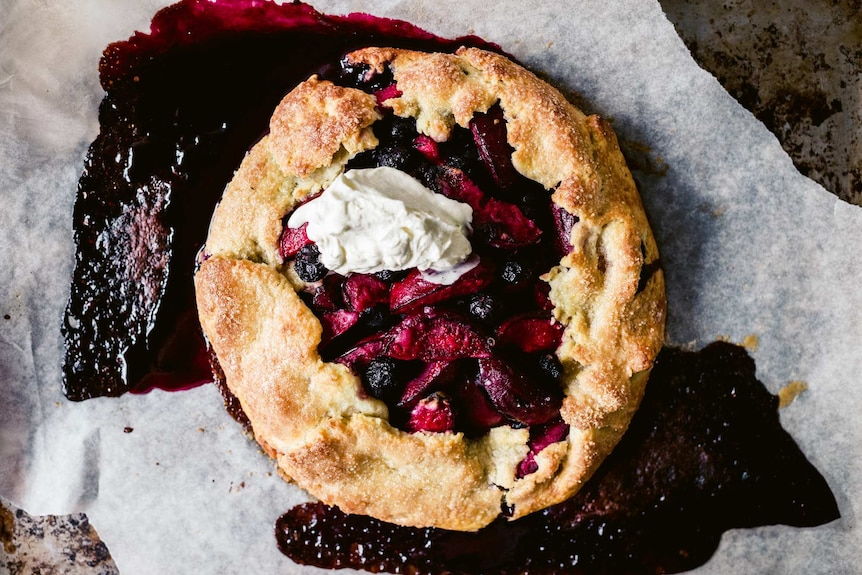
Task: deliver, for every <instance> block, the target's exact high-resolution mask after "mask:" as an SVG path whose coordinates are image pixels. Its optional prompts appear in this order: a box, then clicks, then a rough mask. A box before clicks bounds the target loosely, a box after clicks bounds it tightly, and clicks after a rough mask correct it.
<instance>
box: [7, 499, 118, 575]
mask: <svg viewBox="0 0 862 575" xmlns="http://www.w3.org/2000/svg"><path fill="white" fill-rule="evenodd" d="M0 544H2V548H0V575H39V574H41V575H49V574H50V575H61V574H66V573H68V574H74V575H116V574H117V573H119V571H118V570H117V566H116V565H114V562H113V560H112V559H111V554H110V553H109V552H108V548H107V547H106V546H105V544H104V543H102V541H101V540H100V539H99V534H98V533H96V530H95V529H93V526H92V525H90V522H89V520H88V519H87V516H86V515H84V514H82V513H79V514H76V515H63V516H58V517H55V516H47V517H33V516H30V515H28V514H27V513H25V512H24V511H22V510H20V509H16V508H14V507H13V506H12V505H10V504H9V503H7V502H5V501H3V500H0Z"/></svg>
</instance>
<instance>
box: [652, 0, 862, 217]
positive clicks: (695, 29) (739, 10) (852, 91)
mask: <svg viewBox="0 0 862 575" xmlns="http://www.w3.org/2000/svg"><path fill="white" fill-rule="evenodd" d="M659 1H660V3H661V5H662V8H664V11H665V14H667V16H668V19H669V20H671V21H672V22H673V23H674V25H675V26H676V29H677V32H678V33H679V35H680V36H681V37H682V39H683V41H684V42H685V43H686V45H687V46H688V48H689V50H691V53H692V56H693V57H694V59H695V60H696V61H697V62H698V63H699V64H700V65H701V67H703V68H704V69H706V70H708V71H709V72H711V73H712V74H713V75H715V77H716V78H718V80H719V81H720V82H721V83H722V85H723V86H724V87H725V88H726V89H727V91H728V92H729V93H730V94H731V95H732V96H733V97H734V98H736V99H737V101H739V102H740V103H741V104H742V105H743V106H745V107H746V108H748V109H749V110H750V111H751V112H752V113H754V115H755V116H756V117H757V118H758V119H759V120H760V121H762V122H763V123H764V124H765V125H766V127H767V128H769V130H770V131H771V132H772V133H773V134H775V135H776V136H777V137H778V139H779V141H780V142H781V145H782V146H783V147H784V149H785V150H786V151H787V153H788V154H789V155H790V157H791V158H792V159H793V162H794V164H796V167H797V168H798V169H799V171H800V172H802V173H803V174H805V175H807V176H808V177H810V178H811V179H813V180H815V181H817V182H819V183H820V184H821V185H822V186H823V187H824V188H826V189H827V190H829V191H831V192H833V193H834V194H837V195H838V196H839V197H840V198H842V199H843V200H846V201H848V202H851V203H854V204H857V205H862V1H860V0H784V1H782V2H762V1H760V0H726V1H722V2H718V1H714V0H659Z"/></svg>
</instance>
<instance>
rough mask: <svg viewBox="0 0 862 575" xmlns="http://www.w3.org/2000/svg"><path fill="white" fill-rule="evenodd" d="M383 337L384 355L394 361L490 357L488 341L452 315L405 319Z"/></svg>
mask: <svg viewBox="0 0 862 575" xmlns="http://www.w3.org/2000/svg"><path fill="white" fill-rule="evenodd" d="M386 336H387V337H389V338H391V339H390V343H389V347H388V348H387V355H389V356H391V357H394V358H395V359H406V360H413V359H421V360H422V361H453V360H455V359H458V358H460V357H490V356H491V349H490V346H489V343H488V340H487V339H486V338H484V337H482V336H481V335H479V333H478V332H476V331H475V330H474V329H473V327H472V326H470V324H468V323H466V322H465V321H464V320H462V319H460V318H458V317H456V316H437V317H428V316H425V315H412V316H408V317H406V318H404V320H403V321H402V322H401V323H400V324H398V325H396V326H395V327H394V328H392V329H391V330H390V331H389V332H387V334H386Z"/></svg>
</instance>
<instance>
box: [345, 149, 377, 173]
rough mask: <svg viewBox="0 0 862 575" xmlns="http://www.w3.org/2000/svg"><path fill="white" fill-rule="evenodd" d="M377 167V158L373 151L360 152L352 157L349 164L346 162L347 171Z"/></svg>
mask: <svg viewBox="0 0 862 575" xmlns="http://www.w3.org/2000/svg"><path fill="white" fill-rule="evenodd" d="M376 167H377V158H376V156H375V152H374V150H366V151H364V152H360V153H358V154H356V155H355V156H353V157H352V158H351V159H350V161H349V162H347V169H348V170H355V169H359V168H376Z"/></svg>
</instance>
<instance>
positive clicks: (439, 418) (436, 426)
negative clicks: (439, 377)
mask: <svg viewBox="0 0 862 575" xmlns="http://www.w3.org/2000/svg"><path fill="white" fill-rule="evenodd" d="M454 429H455V416H454V414H453V413H452V403H451V402H450V401H449V398H448V397H446V396H445V395H443V394H442V393H439V392H435V393H432V394H431V395H429V396H428V397H426V398H425V399H423V400H422V401H420V402H419V403H417V404H416V407H414V408H413V409H412V410H411V411H410V419H409V420H408V421H407V430H408V431H432V432H435V433H442V432H444V431H453V430H454Z"/></svg>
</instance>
